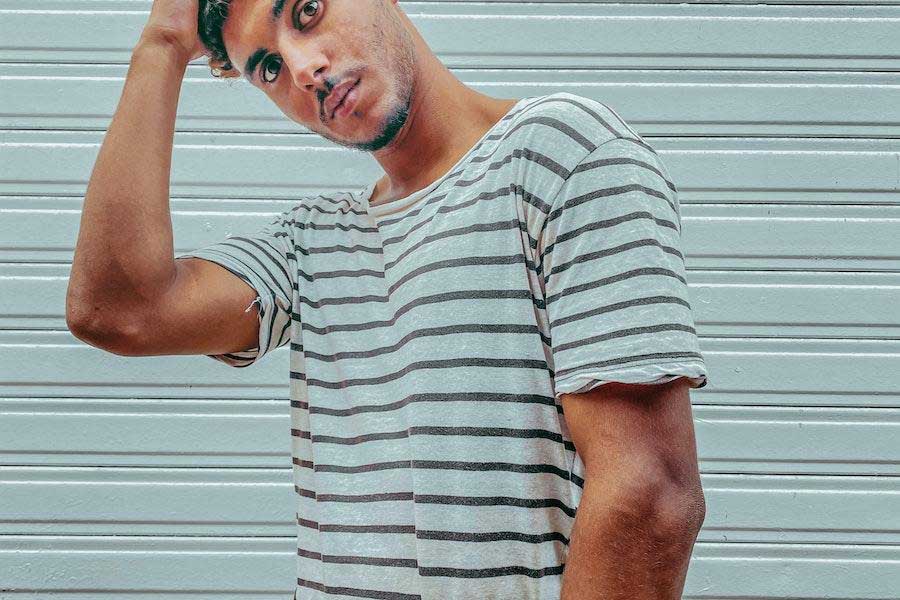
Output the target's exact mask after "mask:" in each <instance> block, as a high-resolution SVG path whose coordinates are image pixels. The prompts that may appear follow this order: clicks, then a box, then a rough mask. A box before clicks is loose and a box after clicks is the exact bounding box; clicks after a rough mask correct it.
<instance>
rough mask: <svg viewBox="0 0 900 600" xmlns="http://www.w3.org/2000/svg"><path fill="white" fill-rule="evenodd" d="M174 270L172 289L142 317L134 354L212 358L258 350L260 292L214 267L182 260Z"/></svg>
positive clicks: (193, 260) (200, 261)
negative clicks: (255, 348)
mask: <svg viewBox="0 0 900 600" xmlns="http://www.w3.org/2000/svg"><path fill="white" fill-rule="evenodd" d="M175 265H176V276H175V278H174V280H173V282H172V285H171V286H170V288H169V289H168V290H166V291H165V292H164V293H163V294H162V295H161V296H160V298H159V299H158V300H157V301H156V302H155V303H154V304H153V305H152V306H150V307H149V308H148V312H147V313H146V314H144V315H142V323H141V326H140V327H139V328H137V330H138V337H139V339H137V340H135V341H134V342H133V344H134V354H138V355H143V356H151V355H173V354H196V355H203V354H206V355H210V354H222V353H231V352H239V351H243V350H247V349H250V348H252V347H254V346H256V344H257V336H258V333H259V313H258V305H254V306H252V307H251V304H252V303H253V301H254V300H255V299H256V298H257V296H258V294H257V291H256V290H255V289H254V288H253V287H252V286H251V285H250V284H249V283H247V282H246V281H244V280H243V279H242V278H241V277H239V276H238V275H236V274H235V273H232V272H231V271H230V270H228V269H227V268H225V267H224V266H222V265H219V264H217V263H214V262H212V261H208V260H204V259H200V258H193V257H189V258H178V259H177V260H176V261H175ZM248 308H249V310H247V309H248Z"/></svg>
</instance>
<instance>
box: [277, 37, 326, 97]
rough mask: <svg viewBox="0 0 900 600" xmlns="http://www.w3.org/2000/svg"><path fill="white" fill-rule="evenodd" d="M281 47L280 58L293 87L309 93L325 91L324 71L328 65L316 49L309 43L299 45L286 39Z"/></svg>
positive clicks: (295, 41) (324, 57)
mask: <svg viewBox="0 0 900 600" xmlns="http://www.w3.org/2000/svg"><path fill="white" fill-rule="evenodd" d="M283 46H284V47H283V49H282V52H281V56H282V59H283V60H284V64H285V66H286V67H287V68H288V70H289V71H290V73H291V80H292V81H293V83H294V86H296V87H297V88H299V89H302V90H308V91H310V92H314V91H315V90H316V89H319V88H321V89H325V83H324V79H325V70H326V69H327V68H328V64H329V63H328V58H327V57H326V56H325V55H324V54H323V53H322V52H321V51H320V50H319V49H318V47H316V46H315V45H313V44H309V43H306V44H303V45H301V43H298V42H297V40H290V39H286V40H285V43H284V44H283Z"/></svg>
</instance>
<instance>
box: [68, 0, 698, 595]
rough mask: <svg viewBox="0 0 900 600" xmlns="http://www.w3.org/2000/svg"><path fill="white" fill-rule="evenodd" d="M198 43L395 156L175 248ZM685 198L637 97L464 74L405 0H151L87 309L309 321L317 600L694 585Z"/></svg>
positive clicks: (298, 468) (197, 345)
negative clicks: (646, 127) (621, 98)
mask: <svg viewBox="0 0 900 600" xmlns="http://www.w3.org/2000/svg"><path fill="white" fill-rule="evenodd" d="M198 11H199V15H200V17H199V26H198V20H197V14H198ZM198 28H199V31H200V32H201V33H202V39H198V36H197V30H198ZM203 54H208V55H209V57H210V64H211V65H214V66H215V67H216V68H217V69H218V71H216V72H217V73H218V74H220V75H226V76H242V77H245V78H246V79H247V81H248V82H249V83H250V84H252V85H253V86H256V87H257V88H258V89H259V90H260V91H261V92H262V93H264V94H266V95H267V96H268V97H269V98H271V100H272V101H273V102H274V103H275V104H276V105H277V106H278V107H279V108H280V109H281V110H282V111H283V112H284V114H285V115H286V116H287V117H288V118H290V119H292V120H294V121H296V122H298V123H300V124H302V125H304V126H306V127H308V128H309V129H311V130H312V131H314V132H316V133H318V134H320V135H321V136H323V137H325V138H327V139H329V140H331V141H333V142H335V143H337V144H340V145H343V146H347V147H350V148H356V149H359V150H364V151H366V152H369V153H371V154H372V156H373V157H374V158H375V160H377V161H378V162H379V164H380V165H381V167H382V168H383V169H384V172H385V174H384V176H383V177H382V178H380V179H379V180H378V181H375V182H371V183H370V184H369V185H367V186H366V187H365V189H362V190H348V191H344V192H338V193H332V194H329V195H324V196H317V197H304V198H301V199H300V200H299V201H298V202H297V204H296V205H295V206H293V207H292V208H291V209H290V210H287V211H285V212H283V213H281V214H280V215H278V216H277V217H276V218H275V219H274V220H272V221H271V222H270V223H269V224H268V225H266V226H265V227H262V228H260V229H259V230H258V231H256V232H254V233H252V234H244V235H238V236H233V237H230V238H228V239H226V240H222V241H220V242H218V243H215V244H212V245H210V246H207V247H204V248H200V249H198V250H195V251H193V252H189V253H185V254H182V255H180V256H179V257H177V260H175V259H174V258H173V256H174V252H173V242H172V230H171V224H170V221H169V212H168V195H167V193H168V173H169V163H170V160H171V146H172V135H173V128H174V117H175V110H176V105H177V99H178V93H179V89H180V82H181V78H182V76H183V74H184V70H185V66H186V64H187V63H188V62H189V61H190V60H191V59H193V58H198V57H199V56H202V55H203ZM137 167H140V168H137ZM297 169H298V170H301V172H302V169H303V165H297ZM679 210H680V209H679V204H678V198H677V190H676V188H675V186H674V184H673V183H672V181H671V177H670V175H669V173H668V171H667V170H666V167H665V166H664V165H663V163H662V161H661V160H660V158H659V157H658V156H657V154H656V152H655V151H654V150H653V149H652V148H651V147H650V146H649V145H648V144H647V143H646V142H645V141H644V140H643V139H642V138H641V137H640V136H639V135H638V134H637V133H636V132H635V131H634V130H633V129H631V128H630V127H629V126H628V125H627V124H626V123H625V122H624V121H623V120H622V119H621V118H620V117H619V116H618V115H617V114H616V113H615V111H613V109H612V108H610V107H608V106H607V105H605V104H603V103H600V102H598V101H595V100H592V99H589V98H585V97H582V96H578V95H575V94H571V93H568V92H556V93H552V94H547V95H542V96H532V97H528V98H522V99H498V98H491V97H488V96H486V95H484V94H481V93H479V92H477V91H475V90H473V89H471V88H469V87H468V86H466V85H464V84H463V83H462V82H460V81H459V80H458V79H457V78H456V77H455V76H454V75H453V74H452V73H450V72H449V71H448V70H447V69H446V68H445V67H444V66H443V65H442V64H441V63H440V62H439V61H438V59H437V58H436V57H435V55H434V54H433V53H432V52H431V51H430V49H429V48H428V46H427V45H426V43H425V41H424V39H423V38H422V37H421V36H420V35H419V33H418V32H417V30H416V28H415V27H414V26H413V24H412V22H411V21H410V20H409V18H408V17H407V16H406V15H405V14H404V12H403V11H402V10H401V8H400V7H399V6H398V4H397V0H287V1H286V2H285V1H281V0H276V1H275V2H274V3H273V2H272V0H231V1H227V0H220V1H218V2H215V3H213V2H208V3H207V2H204V3H202V4H201V5H200V6H198V4H197V2H196V0H165V1H164V0H156V2H155V3H154V4H153V8H152V10H151V15H150V20H149V21H148V23H147V25H146V26H145V29H144V32H143V34H142V36H141V40H140V42H139V43H138V44H137V46H136V47H135V50H134V53H133V56H132V61H131V65H130V69H129V72H128V76H127V79H126V83H125V88H124V90H123V94H122V98H121V100H120V104H119V106H118V108H117V111H116V114H115V116H114V118H113V121H112V123H111V125H110V128H109V131H108V133H107V136H106V139H105V140H104V143H103V146H102V147H101V150H100V154H99V156H98V159H97V163H96V165H95V168H94V172H93V173H92V176H91V181H90V184H89V187H88V191H87V194H86V197H85V205H84V213H83V216H82V221H81V230H80V232H79V238H78V245H77V248H76V252H75V257H74V261H73V269H72V275H71V279H70V283H69V294H68V298H67V320H68V323H69V326H70V328H71V329H72V331H73V332H75V335H77V336H78V337H79V338H80V339H83V340H85V341H87V342H89V343H91V344H93V345H95V346H98V347H100V348H103V349H106V350H108V351H110V352H114V353H116V354H120V355H124V356H144V355H160V354H205V355H208V356H210V357H212V358H214V359H216V360H218V361H221V362H224V363H226V364H228V365H232V366H235V367H246V366H249V365H251V364H254V363H255V362H257V361H258V360H260V359H261V358H262V357H263V356H264V355H266V354H268V353H270V352H272V351H273V350H275V349H276V348H278V347H281V346H285V345H288V346H289V348H288V351H289V353H290V354H289V356H290V398H291V407H290V414H291V427H292V429H291V433H292V436H293V437H292V447H291V448H292V452H291V454H292V460H293V477H294V483H295V489H296V492H297V497H296V500H297V507H296V508H297V514H296V518H297V586H296V588H295V597H296V598H301V599H306V598H309V599H313V598H390V599H398V600H399V599H403V600H407V599H418V598H428V599H431V598H473V599H475V598H477V599H489V598H490V599H494V598H496V599H500V598H503V599H507V598H508V599H513V598H515V599H537V598H563V600H592V599H598V598H604V599H613V598H636V599H650V598H654V599H657V598H663V599H675V598H679V597H680V594H681V591H682V588H683V585H684V579H685V574H686V571H687V567H688V561H689V558H690V554H691V550H692V547H693V543H694V541H695V539H696V535H697V532H698V530H699V528H700V525H701V523H702V521H703V515H704V502H703V492H702V488H701V486H700V479H699V474H698V469H697V456H696V446H695V440H694V432H693V424H692V419H691V409H690V399H689V395H688V388H691V387H693V388H697V387H703V386H704V385H705V384H706V382H707V373H706V367H705V364H704V361H703V357H702V355H701V353H700V351H699V347H698V340H697V336H696V332H695V329H694V321H693V315H692V312H691V306H690V304H689V302H688V290H687V285H686V281H685V267H684V261H683V256H682V253H681V250H680V236H681V219H680V213H679ZM254 306H255V307H256V310H253V307H254ZM576 509H577V519H576Z"/></svg>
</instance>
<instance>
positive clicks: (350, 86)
mask: <svg viewBox="0 0 900 600" xmlns="http://www.w3.org/2000/svg"><path fill="white" fill-rule="evenodd" d="M357 84H359V79H357V80H356V81H354V82H352V83H351V82H347V83H346V84H344V89H343V90H340V89H338V88H336V89H335V90H332V93H335V92H337V94H338V95H337V96H336V97H337V98H339V100H338V101H337V102H336V103H335V104H334V106H333V107H332V108H331V119H332V120H333V119H334V117H335V115H336V114H337V113H338V111H339V110H341V109H342V108H344V106H345V105H346V104H350V103H352V102H354V101H355V96H354V97H353V98H349V100H350V102H348V97H349V96H350V92H352V91H353V90H354V89H356V86H357ZM326 102H327V100H326ZM343 112H346V111H343Z"/></svg>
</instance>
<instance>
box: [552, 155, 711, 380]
mask: <svg viewBox="0 0 900 600" xmlns="http://www.w3.org/2000/svg"><path fill="white" fill-rule="evenodd" d="M537 250H538V257H537V259H538V262H539V264H540V268H541V276H542V277H543V284H544V294H545V300H546V311H547V319H548V321H549V326H550V338H551V351H552V357H553V370H554V389H555V395H556V397H557V398H558V397H559V396H560V395H561V394H564V393H581V392H586V391H588V390H590V389H592V388H595V387H597V386H600V385H603V384H604V383H608V382H611V381H616V382H622V383H665V382H667V381H671V380H673V379H676V378H678V377H687V378H688V379H689V385H690V387H692V388H700V387H704V386H705V385H706V383H707V372H706V365H705V362H704V359H703V355H702V354H701V352H700V347H699V340H698V337H697V332H696V330H695V328H694V317H693V313H692V309H691V304H690V302H689V296H688V287H687V280H686V274H685V265H684V255H683V251H682V248H681V216H680V207H679V204H678V195H677V190H676V188H675V186H674V184H673V183H671V177H670V176H669V174H668V171H667V170H666V168H665V166H664V165H663V163H662V161H661V160H660V158H659V157H658V156H657V155H656V152H655V151H654V150H653V149H652V148H651V147H650V146H648V145H647V143H646V142H645V141H643V139H641V138H636V139H632V138H614V139H612V140H608V141H606V142H605V143H602V144H601V145H600V146H598V147H597V148H595V149H594V150H593V151H592V152H590V153H589V154H588V155H587V156H586V157H585V158H584V159H583V160H582V161H581V162H580V163H579V164H578V165H576V166H575V168H573V169H572V171H571V172H570V174H569V175H568V177H567V178H566V180H565V181H564V183H563V184H562V186H561V188H560V189H559V191H558V193H556V194H555V196H554V197H553V199H552V202H551V203H550V207H549V213H548V214H547V217H546V219H545V222H544V224H543V227H542V229H541V234H540V239H539V240H538V248H537Z"/></svg>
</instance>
